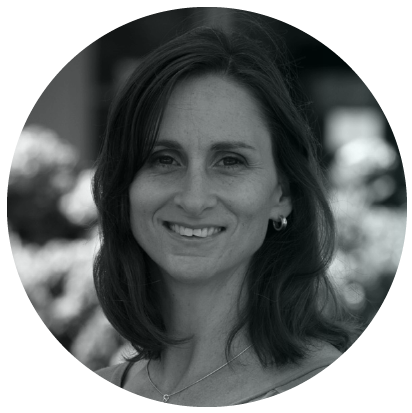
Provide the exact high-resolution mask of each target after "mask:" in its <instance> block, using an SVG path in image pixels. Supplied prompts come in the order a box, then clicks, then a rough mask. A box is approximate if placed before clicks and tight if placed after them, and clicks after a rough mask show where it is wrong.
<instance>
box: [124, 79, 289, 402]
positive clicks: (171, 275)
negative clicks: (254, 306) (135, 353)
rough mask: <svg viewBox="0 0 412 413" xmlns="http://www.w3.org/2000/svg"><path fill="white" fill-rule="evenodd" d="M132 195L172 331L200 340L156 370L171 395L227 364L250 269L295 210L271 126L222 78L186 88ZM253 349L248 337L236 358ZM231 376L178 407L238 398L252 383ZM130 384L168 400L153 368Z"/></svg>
mask: <svg viewBox="0 0 412 413" xmlns="http://www.w3.org/2000/svg"><path fill="white" fill-rule="evenodd" d="M129 194H130V207H131V208H130V209H131V216H130V219H131V227H132V232H133V234H134V236H135V238H136V240H137V242H138V243H139V245H140V246H141V247H142V248H143V249H144V250H145V252H146V253H147V254H148V256H149V257H150V258H151V260H152V262H153V263H152V266H153V271H154V272H155V274H156V276H157V280H158V283H157V285H158V292H159V297H160V298H161V303H162V309H163V315H164V319H165V324H166V328H167V331H168V332H169V333H170V334H172V335H174V336H175V337H180V338H181V337H188V336H191V337H192V340H190V341H189V342H188V343H186V344H184V345H180V346H174V347H170V348H167V349H166V350H165V351H164V353H163V354H162V358H161V360H157V361H152V362H151V363H150V374H151V377H152V379H153V381H154V382H155V383H156V385H157V386H158V387H159V388H160V389H161V390H162V391H163V392H164V393H166V392H167V393H172V392H173V391H176V390H179V389H181V388H183V387H185V386H186V385H188V384H190V383H193V382H194V381H196V380H197V379H199V378H201V377H203V376H205V375H206V374H208V373H209V372H210V371H212V370H214V369H215V368H217V367H219V366H220V365H222V364H224V363H225V361H226V360H225V356H224V348H225V342H226V338H227V334H228V333H229V331H230V330H231V328H232V326H233V324H234V322H235V320H236V316H237V313H236V308H237V307H236V304H237V298H238V296H239V294H240V287H241V284H242V281H243V279H244V276H245V273H246V270H247V267H248V264H249V262H250V260H251V258H252V256H253V254H254V253H255V252H256V251H257V249H258V248H259V247H260V246H261V245H262V243H263V240H264V237H265V234H266V231H267V226H268V223H269V220H271V219H273V220H276V221H278V220H279V215H283V216H285V217H286V216H288V215H289V214H290V212H291V209H292V207H291V202H290V199H289V197H288V196H287V192H286V190H285V188H284V186H283V185H282V183H281V182H280V180H279V176H278V174H277V171H276V166H275V163H274V160H273V155H272V138H271V135H270V132H269V129H268V128H267V126H266V123H265V121H264V120H263V117H262V116H261V113H260V110H259V107H258V105H257V103H256V101H255V100H254V99H253V97H252V96H251V94H250V93H249V92H248V91H247V90H246V89H245V88H243V87H242V86H239V85H238V84H236V83H235V82H233V81H232V80H230V79H228V78H225V77H221V76H216V75H208V76H202V77H198V78H191V79H188V80H185V81H184V82H182V83H180V84H179V85H177V86H176V88H175V89H174V91H173V93H172V95H171V97H170V100H169V102H168V105H167V107H166V111H165V113H164V117H163V120H162V124H161V127H160V131H159V139H158V142H157V145H156V147H155V149H154V151H153V153H152V155H151V157H150V159H149V161H148V162H147V164H146V165H145V166H144V167H143V168H142V169H141V170H140V171H139V172H138V174H137V175H136V177H135V179H134V181H133V183H132V185H131V187H130V193H129ZM173 224H179V225H180V226H184V227H188V228H192V229H198V230H199V229H201V228H217V229H219V232H217V233H215V234H213V235H212V236H210V237H206V238H202V237H187V236H184V235H180V234H177V233H176V232H174V231H173V230H171V226H172V225H173ZM243 298H244V297H243ZM248 344H249V343H248V340H247V337H246V335H245V334H243V333H242V334H240V335H239V336H238V337H237V339H236V341H235V343H234V354H237V353H239V352H240V351H241V350H243V349H244V348H246V347H247V345H248ZM247 353H249V355H247ZM247 353H245V355H242V357H241V360H242V362H244V361H246V360H249V362H250V366H249V367H250V368H252V369H254V370H253V374H252V372H249V375H250V374H252V376H253V375H255V376H256V374H259V373H256V372H260V374H261V378H262V379H263V378H264V375H265V374H266V373H263V372H262V371H261V369H260V368H259V364H258V363H257V361H256V360H255V358H254V357H253V354H252V351H250V352H247ZM239 361H240V359H239ZM235 364H236V363H233V367H235ZM230 371H231V370H230V369H222V370H221V371H220V372H219V373H216V375H214V376H213V380H208V379H206V380H205V381H204V382H202V383H201V384H200V383H199V385H196V386H193V387H191V388H190V389H188V390H186V391H184V392H182V393H181V394H179V395H176V396H174V397H172V398H171V400H170V402H169V403H177V404H190V403H201V401H200V399H199V397H200V394H199V393H198V392H199V391H201V394H202V395H203V397H206V399H205V400H209V401H210V397H209V398H207V397H208V396H207V392H208V389H209V386H212V388H210V389H209V390H210V392H211V393H213V397H214V398H215V400H217V396H218V394H219V392H220V393H222V397H224V396H227V397H229V395H230V394H231V393H230V388H232V392H233V389H235V388H236V389H237V388H239V383H243V381H244V377H245V376H242V375H241V376H239V375H236V374H235V375H232V376H230V377H232V379H230V380H229V378H228V377H226V376H225V374H226V375H230V374H231V373H230ZM242 371H243V372H245V371H246V370H244V368H243V370H242ZM130 377H131V379H130V381H129V382H128V383H127V386H128V388H129V389H130V390H132V391H134V392H135V393H138V394H141V395H144V396H146V397H150V398H154V399H156V400H159V397H160V398H161V396H160V394H158V393H157V392H156V391H155V390H154V389H153V388H152V386H151V385H150V383H148V380H147V376H146V374H145V371H142V370H139V371H137V370H136V371H135V372H131V375H130ZM235 377H236V378H235ZM219 380H221V382H220V381H219ZM235 382H236V383H235ZM212 383H213V385H214V386H216V384H218V387H216V388H213V385H212ZM219 383H220V384H219ZM256 383H257V384H259V380H257V379H256V380H255V385H256ZM235 384H236V385H235ZM244 385H245V386H251V384H250V383H249V384H247V383H246V384H245V383H244ZM232 396H233V397H234V395H233V394H232ZM222 400H223V399H222ZM192 405H197V404H192Z"/></svg>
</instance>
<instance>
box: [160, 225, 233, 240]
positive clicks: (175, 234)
mask: <svg viewBox="0 0 412 413" xmlns="http://www.w3.org/2000/svg"><path fill="white" fill-rule="evenodd" d="M163 227H164V228H165V229H166V231H167V232H168V233H169V234H170V235H172V236H173V238H175V239H177V240H180V241H188V242H206V241H210V240H214V239H215V238H216V237H217V236H219V235H221V234H222V233H223V232H225V230H224V229H223V230H221V231H219V232H217V233H216V234H213V235H210V236H208V237H196V236H195V235H193V236H191V237H187V236H185V235H180V234H178V233H177V232H175V231H172V230H171V229H170V228H168V227H167V225H163Z"/></svg>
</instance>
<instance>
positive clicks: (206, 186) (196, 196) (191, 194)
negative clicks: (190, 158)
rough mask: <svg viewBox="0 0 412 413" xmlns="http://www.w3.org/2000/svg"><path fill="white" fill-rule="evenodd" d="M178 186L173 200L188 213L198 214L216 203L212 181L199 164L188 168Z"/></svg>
mask: <svg viewBox="0 0 412 413" xmlns="http://www.w3.org/2000/svg"><path fill="white" fill-rule="evenodd" d="M178 186H179V189H178V191H177V193H176V195H175V197H174V202H175V204H176V205H178V206H179V207H180V208H182V209H184V211H185V212H186V213H187V214H189V215H192V216H200V215H201V214H202V212H203V211H204V210H206V209H209V208H213V207H214V206H216V204H217V198H216V194H215V193H214V191H213V183H212V182H211V180H210V178H209V177H208V175H207V172H206V171H205V170H204V169H203V168H202V167H201V166H193V167H191V168H188V169H187V171H186V174H185V177H184V179H182V181H181V182H180V183H179V185H178Z"/></svg>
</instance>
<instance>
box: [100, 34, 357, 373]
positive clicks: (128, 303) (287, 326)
mask: <svg viewBox="0 0 412 413" xmlns="http://www.w3.org/2000/svg"><path fill="white" fill-rule="evenodd" d="M269 43H270V44H266V43H265V42H262V41H260V40H257V39H254V38H250V37H248V35H246V34H245V33H244V32H242V33H239V32H232V33H226V32H224V31H222V30H220V29H216V28H208V27H200V28H196V29H194V30H191V31H189V32H187V33H185V34H183V35H181V36H179V37H177V38H175V39H174V40H172V41H170V42H168V43H166V44H164V45H163V46H161V47H159V48H158V49H156V50H155V51H153V52H152V53H151V54H149V55H148V56H147V58H146V59H145V60H144V61H142V62H141V63H140V64H139V66H138V67H137V68H136V69H135V71H134V72H133V74H132V75H131V76H130V78H129V79H128V81H127V82H126V84H125V85H124V87H123V88H122V89H121V90H120V92H119V93H118V95H117V96H116V98H115V99H114V101H113V103H112V106H111V108H110V111H109V116H108V122H107V129H106V132H105V138H104V142H103V146H102V149H101V152H100V155H99V157H98V160H97V168H96V172H95V175H94V180H93V195H94V200H95V203H96V205H97V209H98V212H99V226H100V237H101V247H100V250H99V252H98V254H97V255H96V258H95V262H94V281H95V286H96V290H97V295H98V298H99V301H100V304H101V306H102V308H103V311H104V313H105V315H106V316H107V318H108V320H109V321H110V323H111V324H112V325H113V326H114V328H115V329H116V330H117V331H118V333H119V334H120V335H121V336H122V337H124V338H125V339H126V340H128V341H129V342H130V343H131V345H132V346H133V348H134V349H135V350H136V355H135V356H133V357H131V358H130V359H129V360H131V361H137V360H140V359H151V358H159V357H160V355H161V353H162V350H163V349H164V348H165V347H166V346H167V345H171V344H176V343H177V342H179V341H178V340H175V339H173V338H171V337H169V336H168V334H167V331H166V329H165V325H164V323H163V320H162V314H161V311H160V307H159V304H158V300H157V299H156V293H155V290H154V286H153V280H152V279H151V276H150V271H149V266H148V263H149V257H148V256H147V254H146V253H145V252H144V251H143V250H142V249H141V247H140V246H139V245H138V243H137V241H136V240H135V238H134V236H133V234H132V231H131V224H130V217H129V215H130V205H129V187H130V185H131V183H132V181H133V180H134V178H135V175H136V173H137V172H138V171H139V170H140V168H141V167H142V166H143V165H144V164H145V162H146V160H147V159H148V157H149V155H150V153H151V151H152V149H153V146H154V144H155V141H156V139H157V134H158V129H159V125H160V123H161V120H162V114H163V112H164V110H165V106H166V104H167V102H168V98H169V96H170V94H171V93H172V91H173V89H174V87H175V86H176V84H178V82H181V81H183V80H184V79H186V78H187V77H189V76H201V75H204V74H216V75H219V76H224V77H226V78H227V79H230V80H231V81H234V82H236V83H237V84H238V85H240V86H241V87H244V88H246V89H247V90H248V91H249V92H250V93H251V94H252V95H253V96H254V98H255V99H256V101H257V102H258V104H259V106H260V108H261V111H262V114H263V116H264V118H265V120H266V121H267V125H268V127H269V129H270V132H271V137H272V147H273V157H274V161H275V165H276V168H277V172H278V173H279V175H280V177H281V180H283V182H286V183H287V186H288V189H289V192H290V197H291V200H292V206H293V211H292V213H291V214H290V215H289V217H288V226H287V228H286V229H285V230H283V231H279V232H277V231H275V230H274V229H273V228H272V225H268V230H267V234H266V237H265V239H264V242H263V244H262V246H261V247H260V249H259V250H258V251H257V252H256V253H255V255H254V256H253V257H252V260H251V263H250V266H249V269H248V272H247V274H246V276H245V281H244V285H243V287H244V288H246V289H247V292H248V294H247V302H246V304H245V305H244V306H243V308H241V309H240V315H239V320H238V323H237V325H236V326H235V327H234V328H233V330H232V332H231V334H230V336H229V338H228V340H227V345H226V357H228V355H229V353H230V347H231V343H232V341H233V339H234V337H235V336H236V334H237V333H238V332H239V331H240V330H241V329H242V328H244V327H245V328H247V332H248V335H249V339H250V341H251V343H252V344H253V347H254V350H255V351H256V354H257V355H258V357H259V360H260V362H261V364H262V365H263V366H267V365H270V364H276V365H284V364H286V363H296V362H298V361H299V360H300V359H302V358H303V357H304V356H305V354H306V349H307V344H308V343H310V342H313V341H317V340H321V341H326V342H328V343H331V344H332V345H334V346H335V347H336V348H338V349H339V350H341V351H345V350H346V349H347V348H348V346H349V345H350V343H351V330H350V327H349V326H350V324H349V322H348V321H347V320H345V319H344V317H343V316H342V314H343V313H342V311H341V306H340V304H339V300H338V299H337V295H336V294H335V292H334V290H333V287H332V285H331V283H330V281H329V279H328V276H327V268H328V266H329V264H330V262H331V259H332V257H333V253H334V245H335V227H334V217H333V213H332V211H331V209H330V206H329V204H328V201H327V195H326V190H325V184H324V178H323V174H322V171H321V168H320V166H319V162H318V160H317V151H318V144H317V141H316V139H315V138H314V136H313V134H312V133H311V130H310V128H309V126H308V123H307V122H306V120H305V117H304V115H303V114H302V113H301V112H300V111H299V110H298V109H297V106H296V105H295V104H294V102H293V99H292V97H291V93H292V92H293V91H292V90H290V88H289V86H288V83H287V82H286V81H285V80H284V79H285V77H284V75H283V74H282V73H281V70H280V68H281V67H282V69H283V63H282V62H280V63H279V59H282V56H280V55H281V53H278V54H277V53H276V50H278V51H279V49H277V48H276V47H274V48H273V45H274V44H275V43H273V42H269Z"/></svg>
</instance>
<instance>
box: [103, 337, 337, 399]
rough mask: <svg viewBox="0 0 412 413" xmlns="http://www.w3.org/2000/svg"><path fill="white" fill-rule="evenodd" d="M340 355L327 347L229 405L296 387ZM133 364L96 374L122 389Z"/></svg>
mask: <svg viewBox="0 0 412 413" xmlns="http://www.w3.org/2000/svg"><path fill="white" fill-rule="evenodd" d="M341 354H342V353H340V352H339V351H338V350H336V349H335V348H334V347H332V346H330V345H327V346H326V347H324V348H323V349H322V351H320V352H318V353H315V355H314V356H313V357H308V358H307V359H304V360H303V361H302V362H301V363H299V364H297V365H289V366H286V367H283V368H280V369H279V373H278V374H276V375H274V377H273V380H271V381H270V382H268V383H267V386H265V387H264V388H262V389H260V390H259V391H258V392H257V393H255V394H254V395H253V396H248V397H245V398H242V399H239V400H237V401H236V402H235V403H232V404H231V405H238V404H244V403H250V402H254V401H257V400H262V399H266V398H268V397H272V396H275V395H277V394H279V393H282V392H284V391H286V390H289V389H291V388H293V387H296V386H298V385H299V384H301V383H303V382H305V381H306V380H308V379H310V378H311V377H313V376H315V375H316V374H318V373H320V372H321V371H322V370H323V369H325V368H326V367H328V366H329V365H330V364H332V363H333V362H334V361H335V360H336V359H337V358H338V357H339V356H340V355H341ZM132 365H133V363H130V362H125V363H121V364H117V365H115V366H110V367H106V368H103V369H100V370H97V371H96V374H98V375H99V376H101V377H103V378H104V379H106V380H108V381H109V382H111V383H113V384H115V385H116V386H119V387H121V388H123V385H124V382H125V379H126V376H127V373H128V371H129V370H130V368H131V367H132Z"/></svg>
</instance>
